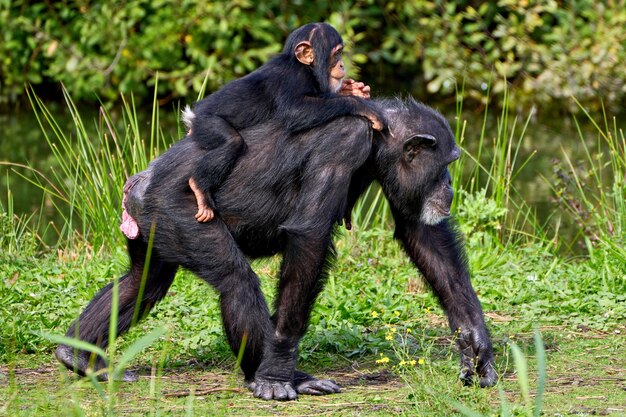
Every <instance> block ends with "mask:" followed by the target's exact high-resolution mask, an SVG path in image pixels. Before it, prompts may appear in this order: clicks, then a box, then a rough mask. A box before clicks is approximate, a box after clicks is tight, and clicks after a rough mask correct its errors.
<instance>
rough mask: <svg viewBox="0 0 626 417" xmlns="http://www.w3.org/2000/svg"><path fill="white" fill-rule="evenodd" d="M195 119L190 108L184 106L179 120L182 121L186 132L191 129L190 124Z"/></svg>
mask: <svg viewBox="0 0 626 417" xmlns="http://www.w3.org/2000/svg"><path fill="white" fill-rule="evenodd" d="M195 118H196V114H195V113H194V112H193V110H191V107H189V105H186V106H185V108H184V109H183V110H182V111H181V117H180V119H181V120H182V121H183V123H184V124H185V126H187V130H189V129H191V123H192V122H193V119H195Z"/></svg>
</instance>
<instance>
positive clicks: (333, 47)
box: [283, 23, 346, 93]
mask: <svg viewBox="0 0 626 417" xmlns="http://www.w3.org/2000/svg"><path fill="white" fill-rule="evenodd" d="M342 52H343V40H342V39H341V35H339V33H338V32H337V31H336V30H335V29H334V28H333V27H332V26H331V25H329V24H327V23H309V24H307V25H304V26H302V27H300V28H298V29H296V30H294V31H293V32H291V34H290V35H289V37H288V38H287V41H286V42H285V47H284V49H283V53H284V54H289V55H290V56H292V57H294V58H295V59H297V60H298V61H299V62H300V63H302V64H304V65H308V66H310V67H311V69H312V70H313V73H314V74H315V78H316V79H317V82H318V84H319V88H320V91H321V92H322V93H336V92H337V91H339V89H340V88H341V81H342V79H343V77H345V75H346V71H345V69H344V66H343V60H342V56H341V54H342Z"/></svg>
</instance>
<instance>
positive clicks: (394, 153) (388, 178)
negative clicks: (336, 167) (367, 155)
mask: <svg viewBox="0 0 626 417" xmlns="http://www.w3.org/2000/svg"><path fill="white" fill-rule="evenodd" d="M379 103H381V104H382V105H381V106H380V108H381V109H383V110H384V111H385V117H386V118H387V120H388V123H389V131H388V132H385V133H381V134H380V135H379V140H375V141H374V146H375V147H376V153H375V155H376V156H375V158H376V169H377V171H378V178H379V179H380V180H381V185H382V186H383V189H384V191H385V194H386V195H387V197H388V198H389V200H390V203H391V206H392V208H393V210H394V211H398V212H400V213H402V215H403V216H404V218H406V219H412V220H415V221H420V222H422V223H425V224H429V225H434V224H437V223H439V222H440V221H442V220H443V219H445V218H446V217H448V216H449V215H450V205H451V203H452V197H453V191H452V184H451V178H450V173H449V172H448V165H449V164H450V163H451V162H453V161H455V160H456V159H458V158H459V156H460V155H461V150H460V149H459V147H458V146H457V145H456V143H455V141H454V135H453V134H452V130H451V129H450V126H449V125H448V122H447V121H446V120H445V119H444V117H443V116H442V115H441V114H440V113H438V112H437V111H435V110H433V109H431V108H430V107H427V106H425V105H423V104H420V103H417V102H416V101H415V100H413V99H408V100H406V101H401V100H399V99H390V100H383V101H380V102H379Z"/></svg>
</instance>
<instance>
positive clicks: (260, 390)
mask: <svg viewBox="0 0 626 417" xmlns="http://www.w3.org/2000/svg"><path fill="white" fill-rule="evenodd" d="M246 385H247V387H248V389H249V390H250V391H252V393H253V394H254V396H255V397H256V398H262V399H264V400H278V401H292V400H295V399H296V398H298V393H297V392H296V391H295V390H294V389H293V385H292V384H291V382H281V381H271V380H267V379H262V378H256V379H255V380H254V381H252V382H246Z"/></svg>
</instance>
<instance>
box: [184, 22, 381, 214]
mask: <svg viewBox="0 0 626 417" xmlns="http://www.w3.org/2000/svg"><path fill="white" fill-rule="evenodd" d="M342 51H343V40H342V39H341V36H340V35H339V33H337V31H336V30H335V29H334V28H333V27H332V26H330V25H328V24H326V23H309V24H307V25H304V26H302V27H300V28H298V29H296V30H295V31H293V32H292V33H291V34H290V35H289V37H288V38H287V41H286V42H285V46H284V49H283V51H282V53H281V54H279V55H278V56H276V57H275V58H273V59H272V60H270V61H269V62H268V63H267V64H265V65H263V66H262V67H261V68H259V69H257V70H256V71H254V72H252V73H251V74H248V75H247V76H245V77H243V78H240V79H238V80H235V81H232V82H230V83H229V84H227V85H225V86H224V87H222V88H221V89H220V90H218V91H216V92H215V93H213V94H211V95H209V96H208V97H206V98H204V99H203V100H201V101H199V102H198V103H196V105H195V106H194V109H193V111H191V110H189V109H187V110H186V111H185V113H184V115H185V117H186V120H187V121H189V122H191V138H192V139H193V140H194V141H195V142H197V144H198V145H199V147H200V148H201V149H202V152H201V155H203V157H202V158H201V159H199V160H198V162H197V163H196V166H195V169H194V170H193V172H192V177H191V179H190V181H189V185H190V187H191V188H192V190H194V193H195V194H196V197H197V202H198V212H197V213H196V216H195V217H196V219H197V220H198V221H209V220H211V219H212V218H213V215H214V214H213V210H212V209H213V206H214V203H213V200H212V198H211V190H213V189H215V188H216V187H218V186H219V185H220V184H221V183H222V182H223V181H224V178H226V176H227V175H228V173H229V172H230V170H231V169H232V166H233V165H234V163H235V161H236V160H237V158H238V157H239V156H240V155H241V153H242V152H243V150H244V149H245V142H244V140H243V139H242V137H241V136H240V134H239V131H240V130H242V129H245V128H248V127H251V126H254V125H256V124H258V123H261V122H264V121H266V120H268V119H270V118H273V119H275V120H278V121H280V122H281V123H282V124H283V125H284V127H285V128H286V129H287V130H288V131H289V132H292V133H293V132H297V131H301V130H307V129H310V128H312V127H315V126H318V125H322V124H325V123H327V122H329V121H330V120H333V119H336V118H337V117H339V116H346V115H359V116H364V117H366V118H368V119H370V121H371V122H372V126H373V128H374V129H376V130H380V129H382V120H381V118H380V116H379V115H378V114H377V111H376V110H375V109H373V108H372V106H371V105H369V103H368V102H367V101H364V100H361V99H359V98H355V97H348V96H345V95H339V94H335V93H338V92H340V89H341V87H342V81H343V78H344V76H345V75H346V72H345V70H344V65H343V60H342V57H341V55H342Z"/></svg>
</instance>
